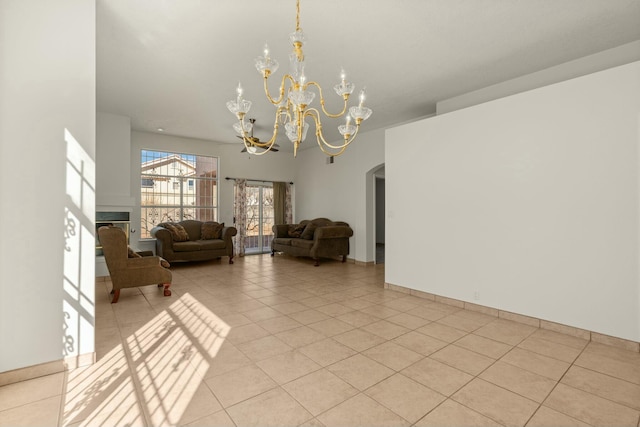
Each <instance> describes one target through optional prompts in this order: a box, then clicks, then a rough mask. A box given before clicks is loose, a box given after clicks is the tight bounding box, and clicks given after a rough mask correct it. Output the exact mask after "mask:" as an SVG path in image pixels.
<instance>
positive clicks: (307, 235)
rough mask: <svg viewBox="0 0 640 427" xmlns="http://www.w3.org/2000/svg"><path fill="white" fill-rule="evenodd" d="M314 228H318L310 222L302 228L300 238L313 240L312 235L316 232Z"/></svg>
mask: <svg viewBox="0 0 640 427" xmlns="http://www.w3.org/2000/svg"><path fill="white" fill-rule="evenodd" d="M316 228H318V226H317V225H315V224H314V223H312V222H310V223H309V224H307V226H306V227H305V228H304V231H303V232H302V235H300V237H302V238H303V239H306V240H313V235H314V233H315V232H316Z"/></svg>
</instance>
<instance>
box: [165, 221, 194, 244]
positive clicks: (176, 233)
mask: <svg viewBox="0 0 640 427" xmlns="http://www.w3.org/2000/svg"><path fill="white" fill-rule="evenodd" d="M158 225H159V226H161V227H164V228H166V229H167V230H169V232H170V233H171V238H172V239H173V241H174V242H186V241H187V240H189V235H188V234H187V230H185V229H184V227H183V226H181V225H180V224H176V223H175V222H173V223H172V222H163V223H161V224H158Z"/></svg>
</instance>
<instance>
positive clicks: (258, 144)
mask: <svg viewBox="0 0 640 427" xmlns="http://www.w3.org/2000/svg"><path fill="white" fill-rule="evenodd" d="M277 136H278V116H276V122H275V123H274V125H273V135H272V136H271V139H269V141H267V142H255V141H254V140H253V139H251V136H250V135H249V134H247V132H246V131H245V130H244V127H243V128H242V142H243V143H244V146H245V148H246V149H247V150H249V147H258V148H264V149H265V151H262V152H260V153H251V154H255V155H257V156H260V155H262V154H264V153H266V152H267V151H270V150H271V149H272V148H273V146H274V145H275V142H276V137H277Z"/></svg>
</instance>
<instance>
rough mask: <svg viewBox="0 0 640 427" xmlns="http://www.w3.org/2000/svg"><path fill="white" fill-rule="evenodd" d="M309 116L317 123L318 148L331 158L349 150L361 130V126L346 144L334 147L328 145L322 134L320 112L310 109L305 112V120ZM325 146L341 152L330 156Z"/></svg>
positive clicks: (357, 127)
mask: <svg viewBox="0 0 640 427" xmlns="http://www.w3.org/2000/svg"><path fill="white" fill-rule="evenodd" d="M307 116H310V117H312V118H313V120H314V121H315V124H316V139H317V140H318V146H319V147H320V149H321V150H322V152H323V153H325V154H329V155H331V156H338V155H340V154H342V152H343V151H344V150H345V149H346V148H347V146H348V145H349V144H351V142H352V141H353V140H354V139H355V138H356V135H357V134H358V129H360V126H356V131H355V132H354V133H353V135H350V137H349V139H348V140H347V141H345V142H344V144H340V145H333V144H330V143H328V142H327V140H326V139H324V134H323V133H322V123H321V122H320V112H319V111H318V110H317V109H315V108H309V109H308V110H306V111H305V112H304V115H303V120H304V117H307ZM323 144H324V146H326V147H329V148H331V149H334V150H340V152H339V153H338V154H330V153H329V152H327V151H326V150H325V149H324V147H323Z"/></svg>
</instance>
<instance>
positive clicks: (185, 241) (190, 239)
mask: <svg viewBox="0 0 640 427" xmlns="http://www.w3.org/2000/svg"><path fill="white" fill-rule="evenodd" d="M236 233H237V230H236V228H235V227H225V226H224V224H218V223H217V222H202V221H197V220H192V219H188V220H184V221H180V222H176V223H161V224H158V225H157V226H156V227H154V228H152V229H151V235H152V236H153V237H155V238H156V255H158V256H161V257H162V258H164V259H166V260H167V261H169V262H180V261H206V260H210V259H215V258H220V257H223V256H228V257H229V264H233V241H232V239H231V238H232V237H233V236H235V235H236Z"/></svg>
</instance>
